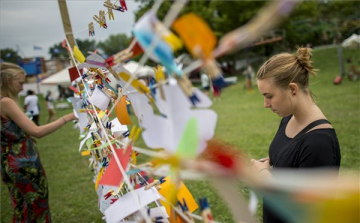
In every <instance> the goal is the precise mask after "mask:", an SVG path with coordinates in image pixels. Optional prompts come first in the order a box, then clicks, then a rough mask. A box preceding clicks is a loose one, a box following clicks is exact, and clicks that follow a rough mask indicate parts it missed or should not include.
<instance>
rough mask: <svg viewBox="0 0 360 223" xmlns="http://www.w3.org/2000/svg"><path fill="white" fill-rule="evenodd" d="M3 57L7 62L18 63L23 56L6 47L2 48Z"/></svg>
mask: <svg viewBox="0 0 360 223" xmlns="http://www.w3.org/2000/svg"><path fill="white" fill-rule="evenodd" d="M1 59H2V60H3V61H6V62H11V63H15V64H17V63H18V62H19V61H20V60H21V59H22V58H21V57H20V55H19V54H18V53H17V52H16V51H15V50H13V49H10V48H6V49H2V50H1Z"/></svg>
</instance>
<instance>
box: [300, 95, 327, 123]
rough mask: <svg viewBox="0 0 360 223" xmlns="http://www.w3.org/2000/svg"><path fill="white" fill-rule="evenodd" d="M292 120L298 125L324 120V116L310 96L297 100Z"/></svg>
mask: <svg viewBox="0 0 360 223" xmlns="http://www.w3.org/2000/svg"><path fill="white" fill-rule="evenodd" d="M293 118H294V120H295V121H296V123H298V124H307V123H309V122H311V121H314V120H317V119H321V118H324V114H323V113H322V112H321V110H320V108H319V107H318V106H317V105H316V104H315V103H314V101H313V100H312V98H311V97H310V95H303V96H300V97H299V98H298V101H297V104H296V107H295V109H294V112H293Z"/></svg>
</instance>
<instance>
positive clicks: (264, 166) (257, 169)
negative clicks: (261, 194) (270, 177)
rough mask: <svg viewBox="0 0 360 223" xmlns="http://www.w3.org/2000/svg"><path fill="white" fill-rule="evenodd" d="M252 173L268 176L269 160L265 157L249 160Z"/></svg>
mask: <svg viewBox="0 0 360 223" xmlns="http://www.w3.org/2000/svg"><path fill="white" fill-rule="evenodd" d="M251 163H252V171H253V173H254V174H262V173H265V172H266V174H270V159H269V157H265V158H262V159H259V160H255V159H251Z"/></svg>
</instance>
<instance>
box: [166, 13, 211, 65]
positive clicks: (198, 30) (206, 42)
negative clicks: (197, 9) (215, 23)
mask: <svg viewBox="0 0 360 223" xmlns="http://www.w3.org/2000/svg"><path fill="white" fill-rule="evenodd" d="M173 28H174V30H175V31H176V32H177V33H178V34H179V35H180V37H181V38H182V40H183V41H184V42H185V45H186V48H187V49H188V51H189V52H190V53H191V54H192V55H193V56H195V57H199V53H201V54H202V55H203V57H204V58H209V57H211V53H212V51H213V49H214V47H215V45H216V37H215V34H214V33H213V31H212V30H211V29H210V27H209V26H208V25H207V24H206V23H205V21H204V20H203V19H201V18H200V17H199V16H197V15H195V14H194V13H189V14H186V15H184V16H182V17H181V18H179V19H177V20H176V21H175V22H174V24H173ZM199 50H201V52H199Z"/></svg>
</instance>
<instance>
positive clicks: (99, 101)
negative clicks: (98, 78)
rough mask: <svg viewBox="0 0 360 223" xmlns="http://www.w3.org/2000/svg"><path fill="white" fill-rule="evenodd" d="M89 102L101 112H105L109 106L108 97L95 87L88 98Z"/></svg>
mask: <svg viewBox="0 0 360 223" xmlns="http://www.w3.org/2000/svg"><path fill="white" fill-rule="evenodd" d="M90 102H92V103H93V104H94V105H95V106H97V107H98V108H100V109H101V110H102V111H105V110H106V109H107V107H108V105H109V102H110V97H109V96H107V95H106V94H105V93H103V92H102V91H101V90H100V89H99V88H98V87H95V90H94V92H93V94H92V95H91V97H90Z"/></svg>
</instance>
